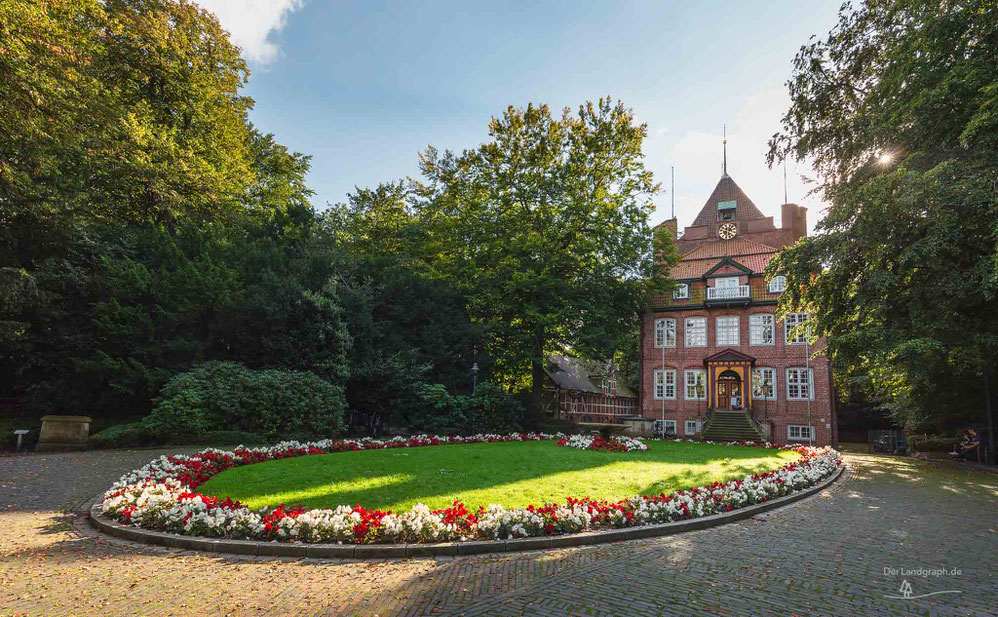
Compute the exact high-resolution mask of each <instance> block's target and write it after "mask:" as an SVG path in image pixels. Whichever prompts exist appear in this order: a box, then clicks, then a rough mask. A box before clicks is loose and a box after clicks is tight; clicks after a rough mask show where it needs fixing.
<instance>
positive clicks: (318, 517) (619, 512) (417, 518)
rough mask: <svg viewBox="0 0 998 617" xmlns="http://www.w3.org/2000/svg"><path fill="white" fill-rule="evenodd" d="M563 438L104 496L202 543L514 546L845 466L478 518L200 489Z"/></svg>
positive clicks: (192, 459) (387, 443)
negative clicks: (509, 541) (313, 505)
mask: <svg viewBox="0 0 998 617" xmlns="http://www.w3.org/2000/svg"><path fill="white" fill-rule="evenodd" d="M555 438H561V439H565V438H564V436H561V435H557V436H556V435H546V434H539V433H529V434H524V433H514V434H511V435H476V436H473V437H433V436H426V435H421V436H417V437H412V438H401V437H396V438H393V439H389V440H384V441H381V440H342V441H333V440H324V441H318V442H312V443H306V444H302V443H297V442H285V443H281V444H278V445H276V446H273V447H269V448H243V447H240V448H236V449H235V450H233V451H223V450H217V449H210V448H209V449H206V450H204V451H202V452H199V453H197V454H192V455H176V456H161V457H160V458H158V459H155V460H153V461H151V462H150V463H148V464H147V465H145V466H144V467H142V468H141V469H137V470H135V471H133V472H131V473H129V474H126V475H125V476H123V477H122V478H121V479H120V480H119V481H118V482H117V483H116V484H115V485H114V486H113V487H112V488H111V490H109V491H107V493H105V495H104V498H103V501H102V510H103V513H104V514H105V515H106V516H108V517H110V518H111V519H113V520H116V521H118V522H119V523H122V524H126V525H134V526H136V527H140V528H143V529H152V530H158V531H167V532H172V533H179V534H186V535H195V536H209V537H231V538H248V539H257V540H278V541H298V542H337V543H358V544H361V543H378V542H380V543H397V542H441V541H448V540H470V539H506V538H521V537H531V536H542V535H552V534H561V533H575V532H579V531H584V530H590V529H601V528H620V527H630V526H634V525H648V524H654V523H665V522H669V521H677V520H682V519H689V518H697V517H701V516H707V515H709V514H715V513H718V512H726V511H730V510H733V509H735V508H740V507H743V506H747V505H751V504H756V503H762V502H765V501H768V500H770V499H774V498H776V497H781V496H784V495H788V494H790V493H793V492H797V491H800V490H803V489H806V488H808V487H810V486H813V485H815V484H817V483H819V482H821V481H822V480H824V479H825V478H827V477H829V476H831V475H832V474H833V473H834V472H835V470H836V468H837V467H838V466H839V465H840V464H841V460H840V457H839V454H838V452H836V451H835V450H832V449H830V448H821V449H819V448H808V447H806V446H791V447H788V449H792V450H796V451H798V452H800V454H801V458H800V459H798V460H796V461H793V462H792V463H788V464H786V465H784V466H782V467H780V468H778V469H776V470H774V471H771V472H768V473H762V474H753V475H751V476H746V477H745V478H743V479H741V480H732V481H729V482H715V483H714V484H711V485H708V486H702V487H697V488H693V489H688V490H679V491H674V492H672V493H668V494H665V493H663V494H660V495H647V496H634V497H630V498H628V499H622V500H620V501H616V502H608V501H602V500H594V499H590V498H586V497H583V498H568V499H567V500H566V501H565V503H549V504H543V505H541V506H533V505H531V506H527V507H525V508H514V509H506V508H503V507H502V506H501V505H495V504H493V505H490V506H488V507H482V508H479V509H478V510H477V511H469V510H468V509H467V508H466V507H465V506H464V504H462V503H459V502H455V503H454V504H453V505H452V506H450V507H448V508H444V509H441V510H431V509H430V508H428V507H427V506H425V505H422V504H418V505H416V506H414V507H413V508H412V509H411V510H409V511H408V512H404V513H394V512H391V511H387V512H385V511H381V510H367V509H365V508H363V507H361V506H360V505H357V506H353V507H351V506H339V507H337V508H335V509H306V508H304V507H303V506H295V507H286V506H283V505H282V506H280V507H277V508H261V509H259V510H250V509H249V508H247V507H245V506H242V505H240V504H239V503H238V502H234V501H232V500H231V499H219V498H217V497H209V496H205V495H202V494H200V493H197V492H196V491H195V489H196V488H197V486H198V485H199V484H201V483H203V482H205V481H206V480H207V479H208V478H210V477H212V476H214V475H215V474H218V473H220V472H221V471H224V470H226V469H230V468H233V467H237V466H240V465H250V464H253V463H258V462H261V461H266V460H274V459H282V458H289V457H295V456H308V455H313V454H328V453H332V452H342V451H348V450H364V449H381V448H405V447H419V446H432V445H445V444H456V443H483V442H497V441H525V440H544V439H555ZM568 441H569V442H571V441H572V440H571V439H570V438H569V439H568ZM566 445H567V443H566ZM641 445H642V446H644V445H645V444H643V443H642V444H641ZM645 447H647V446H645Z"/></svg>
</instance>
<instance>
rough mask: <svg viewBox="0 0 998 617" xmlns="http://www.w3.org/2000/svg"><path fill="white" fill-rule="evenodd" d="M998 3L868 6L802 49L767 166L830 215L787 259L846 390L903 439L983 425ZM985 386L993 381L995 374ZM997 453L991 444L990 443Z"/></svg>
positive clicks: (992, 332) (790, 291) (993, 330)
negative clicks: (787, 166) (879, 407)
mask: <svg viewBox="0 0 998 617" xmlns="http://www.w3.org/2000/svg"><path fill="white" fill-rule="evenodd" d="M996 43H998V10H996V5H995V3H994V2H993V1H991V0H971V1H969V2H960V3H951V2H943V3H939V2H930V1H923V0H888V1H876V0H868V1H867V2H864V3H863V4H862V5H861V6H860V7H859V8H856V9H853V8H851V7H850V6H848V5H846V6H844V7H843V9H842V11H841V13H840V16H839V21H838V24H837V25H836V26H835V28H834V29H833V30H832V31H831V32H830V33H829V34H828V36H827V37H826V38H824V39H821V40H816V41H813V42H811V43H810V44H808V45H806V46H804V47H802V48H801V51H800V53H799V54H798V55H797V57H796V59H795V61H794V73H793V76H792V78H791V80H790V81H789V82H788V86H789V89H790V95H791V106H790V109H789V111H788V112H787V113H786V115H785V116H784V118H783V130H782V131H781V132H780V133H778V134H777V135H775V136H774V138H773V140H772V141H771V142H770V146H771V149H770V153H769V158H770V162H771V163H772V162H774V161H776V160H778V159H779V158H782V157H788V156H790V157H795V158H796V159H798V160H807V161H809V162H812V163H813V164H814V167H815V169H816V170H817V172H818V182H819V184H818V189H817V190H818V191H819V194H821V195H822V196H823V197H824V198H825V200H826V202H827V203H829V204H830V208H829V210H828V212H827V214H826V215H825V217H824V218H823V219H822V220H821V221H820V222H819V223H818V226H817V232H816V234H815V235H814V236H812V237H810V238H807V239H804V240H802V241H800V242H799V243H798V244H797V245H795V246H793V247H791V248H789V249H787V250H785V251H784V252H783V253H782V254H781V255H780V256H779V257H778V258H777V259H775V260H774V261H773V263H772V264H771V272H770V274H776V273H780V274H784V275H786V276H787V277H788V285H787V293H785V294H784V296H783V298H782V299H781V304H782V308H783V310H788V309H792V308H794V307H798V306H805V307H810V309H811V310H812V311H813V312H814V314H815V316H816V321H815V324H816V327H817V333H819V334H823V335H827V337H828V339H827V340H828V353H829V354H830V355H831V357H832V359H833V361H834V366H835V368H836V370H837V372H838V375H839V378H840V379H841V380H842V381H845V382H848V381H852V384H853V385H857V384H858V385H861V386H863V387H865V388H869V389H870V390H871V391H872V392H873V393H875V394H876V395H877V396H878V397H879V400H880V401H881V402H882V403H883V404H884V405H886V406H888V407H889V408H890V410H891V411H892V413H893V414H894V415H895V417H896V418H897V419H898V420H899V421H901V422H902V423H904V425H905V426H907V427H908V428H909V429H912V430H924V429H934V430H948V429H953V428H956V427H960V426H963V425H965V424H967V423H973V424H977V425H980V424H982V423H984V421H985V418H986V414H985V412H984V410H985V408H986V406H987V401H988V396H987V395H988V392H987V391H986V386H985V384H986V383H987V379H988V371H989V370H990V367H991V366H992V365H993V364H994V362H995V360H996V359H998V320H996V319H995V318H994V309H993V306H994V302H995V300H996V294H998V261H996V259H998V257H996V246H998V193H996V187H998V162H996V157H995V148H996V145H998V141H996V140H998V45H996ZM992 381H993V380H992ZM992 449H993V447H992Z"/></svg>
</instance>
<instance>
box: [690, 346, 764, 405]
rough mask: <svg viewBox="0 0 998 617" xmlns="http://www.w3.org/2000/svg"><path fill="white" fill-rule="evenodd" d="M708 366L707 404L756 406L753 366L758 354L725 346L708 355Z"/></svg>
mask: <svg viewBox="0 0 998 617" xmlns="http://www.w3.org/2000/svg"><path fill="white" fill-rule="evenodd" d="M703 364H704V366H705V367H706V368H707V393H708V394H707V407H708V408H710V409H749V408H751V407H752V367H753V366H754V365H755V358H753V357H752V356H749V355H746V354H743V353H741V352H739V351H735V350H734V349H724V350H722V351H719V352H717V353H716V354H714V355H712V356H708V357H707V358H704V361H703Z"/></svg>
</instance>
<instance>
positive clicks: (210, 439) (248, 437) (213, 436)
mask: <svg viewBox="0 0 998 617" xmlns="http://www.w3.org/2000/svg"><path fill="white" fill-rule="evenodd" d="M289 438H290V439H295V437H294V436H291V437H289ZM201 443H205V444H207V445H209V446H238V445H244V446H253V445H270V444H269V443H267V440H266V439H264V438H263V437H261V436H259V435H257V434H256V433H249V432H247V431H208V432H207V433H205V434H204V435H201Z"/></svg>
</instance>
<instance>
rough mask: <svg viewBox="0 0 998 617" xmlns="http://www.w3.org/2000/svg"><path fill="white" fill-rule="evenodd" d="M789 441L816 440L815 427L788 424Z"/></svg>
mask: <svg viewBox="0 0 998 617" xmlns="http://www.w3.org/2000/svg"><path fill="white" fill-rule="evenodd" d="M787 441H814V427H813V426H802V425H799V424H790V425H788V426H787Z"/></svg>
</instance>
